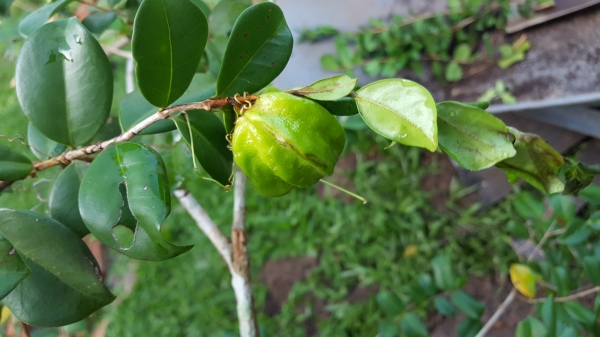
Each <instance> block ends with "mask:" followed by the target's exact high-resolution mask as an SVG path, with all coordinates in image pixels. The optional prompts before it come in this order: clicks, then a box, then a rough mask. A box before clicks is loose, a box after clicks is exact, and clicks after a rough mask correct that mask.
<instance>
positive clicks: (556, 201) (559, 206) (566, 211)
mask: <svg viewBox="0 0 600 337" xmlns="http://www.w3.org/2000/svg"><path fill="white" fill-rule="evenodd" d="M550 206H552V209H554V212H553V213H552V216H553V217H554V218H555V219H560V220H562V221H564V222H568V221H571V220H572V219H573V218H574V217H575V202H574V201H573V199H572V198H571V197H568V196H564V195H553V196H551V197H550Z"/></svg>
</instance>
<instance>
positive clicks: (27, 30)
mask: <svg viewBox="0 0 600 337" xmlns="http://www.w3.org/2000/svg"><path fill="white" fill-rule="evenodd" d="M71 1H73V0H58V1H55V2H52V3H48V4H45V5H44V6H42V7H40V8H38V9H37V10H35V11H33V12H32V13H31V14H29V15H27V16H26V17H25V18H24V19H23V20H21V22H20V23H19V33H21V35H22V36H23V37H28V36H29V35H31V34H33V32H34V31H35V30H37V29H38V28H40V27H42V26H43V25H44V24H45V23H46V22H48V20H49V19H50V17H51V16H53V15H54V14H56V13H58V12H59V11H61V10H62V9H63V8H65V7H66V6H67V5H68V4H69V3H70V2H71Z"/></svg>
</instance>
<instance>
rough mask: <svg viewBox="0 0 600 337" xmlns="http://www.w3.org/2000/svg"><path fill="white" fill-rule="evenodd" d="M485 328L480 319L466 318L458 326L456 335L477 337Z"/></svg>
mask: <svg viewBox="0 0 600 337" xmlns="http://www.w3.org/2000/svg"><path fill="white" fill-rule="evenodd" d="M481 328H483V324H481V321H480V320H479V319H471V318H468V317H467V318H465V319H464V320H462V321H461V322H460V324H459V325H458V327H457V328H456V335H457V336H460V337H475V336H476V335H477V333H478V332H479V331H480V330H481Z"/></svg>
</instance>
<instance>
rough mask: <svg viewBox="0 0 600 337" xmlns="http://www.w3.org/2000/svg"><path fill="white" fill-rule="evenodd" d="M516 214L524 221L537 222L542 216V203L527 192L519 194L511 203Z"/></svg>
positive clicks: (543, 207)
mask: <svg viewBox="0 0 600 337" xmlns="http://www.w3.org/2000/svg"><path fill="white" fill-rule="evenodd" d="M513 206H514V207H515V210H516V211H517V213H518V214H519V215H520V216H522V217H523V218H525V219H529V220H538V219H541V218H542V216H543V215H544V209H545V206H544V202H543V201H542V200H540V199H539V198H536V197H534V196H533V194H531V193H529V192H526V191H524V192H521V193H519V195H518V196H517V197H516V198H515V200H514V201H513Z"/></svg>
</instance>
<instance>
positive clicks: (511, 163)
mask: <svg viewBox="0 0 600 337" xmlns="http://www.w3.org/2000/svg"><path fill="white" fill-rule="evenodd" d="M508 129H509V132H510V133H511V134H512V135H513V137H514V138H515V141H514V143H513V144H514V146H515V149H516V150H517V154H516V155H515V156H514V157H512V158H509V159H506V160H504V161H501V162H500V163H498V164H496V167H498V168H500V169H502V170H503V171H504V173H506V176H507V177H508V180H509V181H510V182H511V183H515V182H516V181H517V180H518V179H519V178H522V179H523V180H525V181H526V182H528V183H529V184H531V185H532V186H534V187H535V188H537V189H539V190H540V191H542V192H545V193H548V194H553V193H558V192H561V191H562V190H563V188H564V185H563V183H562V182H561V181H560V179H559V178H558V176H557V174H558V171H559V170H560V168H561V166H562V165H563V163H564V160H563V157H562V156H561V155H560V153H558V152H556V150H555V149H553V148H552V147H551V146H550V145H548V143H546V141H544V140H543V139H542V138H540V137H539V136H538V135H534V134H532V133H523V132H519V131H518V130H516V129H513V128H510V127H509V128H508Z"/></svg>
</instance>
